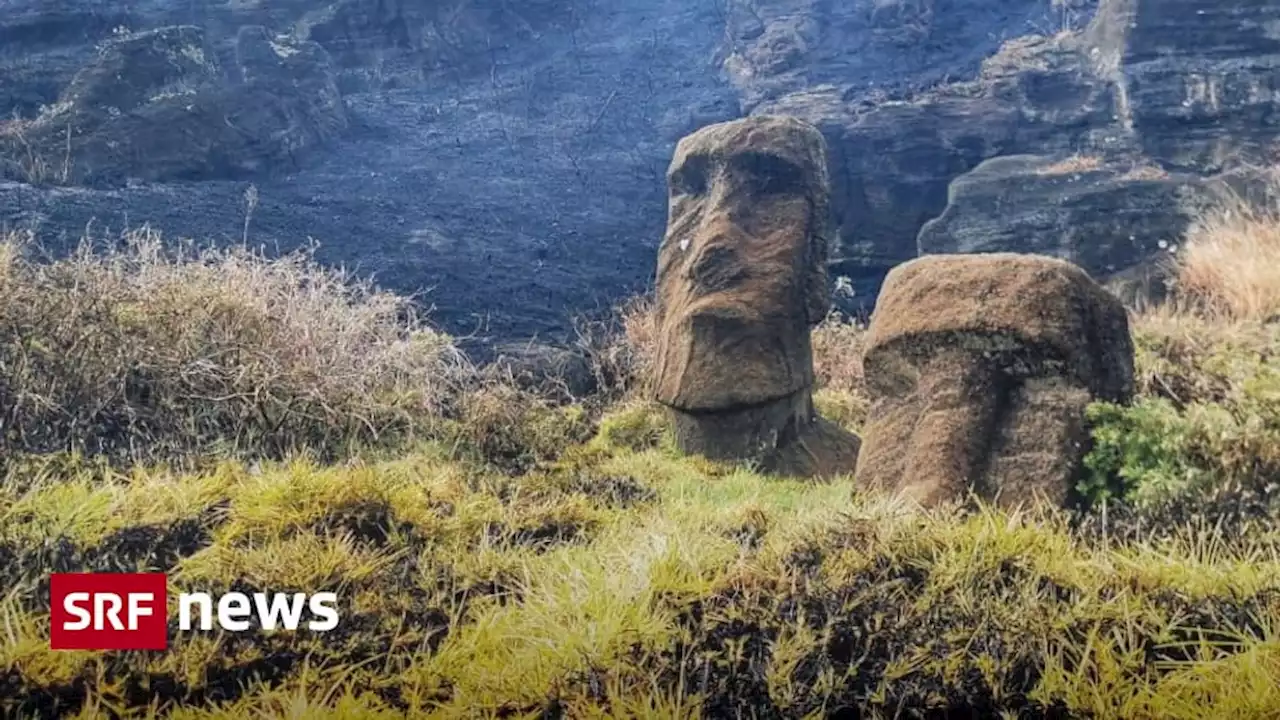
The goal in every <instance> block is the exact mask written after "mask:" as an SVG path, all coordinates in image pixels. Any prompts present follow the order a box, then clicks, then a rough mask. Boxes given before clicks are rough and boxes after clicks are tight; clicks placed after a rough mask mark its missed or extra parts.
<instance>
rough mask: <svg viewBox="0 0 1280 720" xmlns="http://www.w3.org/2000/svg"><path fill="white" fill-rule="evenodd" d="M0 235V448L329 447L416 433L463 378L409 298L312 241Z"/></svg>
mask: <svg viewBox="0 0 1280 720" xmlns="http://www.w3.org/2000/svg"><path fill="white" fill-rule="evenodd" d="M124 240H125V243H124V246H123V247H122V248H118V249H113V250H108V251H105V252H95V251H93V249H91V248H90V247H89V246H88V245H85V246H82V248H81V249H80V250H79V251H77V252H76V253H75V254H73V255H72V256H71V257H68V258H65V259H62V260H59V261H56V262H52V263H39V262H33V261H29V260H27V259H26V258H25V256H24V255H25V253H24V249H25V246H26V243H25V242H24V240H23V239H22V238H19V237H18V236H16V235H11V236H9V237H7V238H5V239H4V240H3V241H2V242H0V367H3V368H4V372H3V373H0V427H2V429H3V432H0V454H8V453H17V452H26V453H48V452H59V451H78V452H83V453H86V454H95V455H96V454H104V455H107V456H111V457H116V458H119V459H122V460H123V459H127V460H141V459H157V458H165V459H169V458H174V457H185V456H187V455H202V454H205V453H209V452H216V453H219V454H220V453H222V452H227V451H229V452H231V453H232V454H236V455H254V456H258V455H261V456H282V455H285V454H288V453H291V452H295V451H316V452H318V453H320V454H322V455H331V454H334V453H335V452H337V451H339V450H340V449H341V448H345V447H353V446H356V445H363V444H367V443H382V442H384V441H388V440H390V439H391V438H399V437H402V436H409V435H412V434H414V433H415V432H416V431H417V430H418V429H421V426H422V424H423V423H430V422H432V419H433V418H435V417H437V416H438V415H439V414H440V412H441V410H442V406H443V405H444V404H445V403H446V402H447V399H448V397H449V395H450V393H451V392H452V390H453V389H454V388H455V387H456V386H457V384H458V383H459V381H460V380H461V379H462V378H463V377H464V376H465V375H466V371H467V367H466V363H465V360H464V359H463V357H462V356H461V354H460V353H458V352H457V350H455V348H454V346H453V345H452V343H451V342H450V341H449V339H448V338H447V337H445V336H442V335H440V334H438V333H436V332H434V331H432V330H430V329H429V328H428V327H427V326H425V325H424V324H423V323H422V322H421V321H420V320H419V319H418V318H417V317H416V316H415V315H414V312H413V308H412V306H411V304H410V303H409V301H408V300H407V299H405V298H402V297H398V296H394V295H391V294H388V293H384V292H380V291H378V290H376V289H375V288H373V287H371V286H370V285H367V284H364V283H361V282H356V281H354V280H353V279H352V278H351V277H349V276H347V275H346V274H345V273H343V272H340V271H334V270H328V269H323V268H321V267H320V266H318V265H316V264H315V263H314V261H313V260H312V258H311V257H310V254H309V253H305V252H304V253H298V254H294V255H291V256H287V257H285V258H282V259H275V260H268V259H266V258H264V257H262V256H260V255H257V254H254V253H251V252H248V251H245V250H241V249H230V250H203V251H198V250H196V249H194V248H192V247H190V246H189V245H188V246H186V247H183V248H180V249H177V250H166V249H165V248H164V247H163V246H162V244H161V242H160V238H159V235H158V234H156V233H154V232H151V231H149V230H145V229H144V230H140V231H137V232H134V233H131V234H130V235H128V236H127V237H126V238H125V239H124Z"/></svg>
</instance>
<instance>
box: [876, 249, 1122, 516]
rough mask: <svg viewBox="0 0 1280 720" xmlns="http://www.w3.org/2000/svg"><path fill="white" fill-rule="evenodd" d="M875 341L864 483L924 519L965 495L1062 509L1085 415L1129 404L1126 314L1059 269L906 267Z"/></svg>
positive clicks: (1053, 263) (966, 261) (895, 281)
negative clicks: (932, 508)
mask: <svg viewBox="0 0 1280 720" xmlns="http://www.w3.org/2000/svg"><path fill="white" fill-rule="evenodd" d="M869 333H870V334H869V337H868V340H867V343H868V344H867V350H866V356H865V374H866V380H867V388H868V392H869V393H870V399H871V409H870V413H869V415H868V419H867V424H866V429H865V433H864V436H863V437H864V444H863V448H862V452H861V455H860V457H859V460H858V468H857V478H858V481H859V483H860V484H864V485H866V486H868V487H876V488H883V489H888V490H891V491H896V492H900V493H902V494H903V495H905V496H907V497H910V498H912V499H914V500H916V501H918V502H920V503H922V504H924V505H926V506H929V505H935V504H938V503H942V502H953V501H958V500H963V499H965V498H966V497H967V495H968V493H970V492H972V493H974V494H975V495H977V496H978V497H980V498H983V499H986V500H988V501H994V502H996V503H998V504H1000V505H1002V506H1005V507H1017V506H1026V505H1030V504H1033V503H1037V502H1049V503H1057V504H1062V503H1064V502H1066V501H1067V500H1068V499H1069V497H1070V495H1071V492H1072V490H1073V486H1074V481H1075V480H1076V479H1077V474H1078V472H1079V470H1080V463H1081V461H1082V460H1083V458H1084V455H1085V454H1086V453H1087V451H1088V438H1089V435H1088V430H1087V428H1086V426H1085V407H1086V406H1087V405H1088V404H1089V403H1090V402H1092V401H1094V400H1108V401H1112V402H1124V401H1127V400H1128V398H1129V397H1130V396H1131V394H1132V393H1133V386H1134V376H1133V373H1134V370H1133V344H1132V340H1131V338H1130V336H1129V325H1128V318H1127V315H1126V312H1125V309H1124V307H1123V306H1122V305H1121V304H1120V302H1119V301H1118V300H1116V299H1115V297H1113V296H1112V295H1110V294H1108V293H1107V292H1106V291H1105V290H1103V289H1102V288H1101V287H1100V286H1099V285H1098V284H1097V283H1095V282H1094V281H1093V280H1092V279H1091V278H1090V277H1089V276H1088V275H1087V274H1086V273H1084V272H1083V271H1082V270H1081V269H1080V268H1079V267H1077V266H1075V265H1072V264H1070V263H1067V262H1065V261H1061V260H1057V259H1054V258H1046V257H1040V256H1032V255H1017V254H1003V253H996V254H986V255H935V256H929V257H924V258H920V259H918V260H914V261H912V262H909V263H906V264H904V265H901V266H899V267H897V268H895V269H894V270H893V271H892V272H890V273H889V276H888V278H887V279H886V280H885V284H884V290H883V292H882V294H881V296H880V299H879V302H878V303H877V306H876V310H875V313H874V314H873V316H872V319H871V326H870V329H869Z"/></svg>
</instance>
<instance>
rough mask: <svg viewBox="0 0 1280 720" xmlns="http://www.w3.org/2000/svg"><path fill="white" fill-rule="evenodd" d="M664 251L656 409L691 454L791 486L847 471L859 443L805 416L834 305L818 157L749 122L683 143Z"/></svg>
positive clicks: (806, 137) (799, 133)
mask: <svg viewBox="0 0 1280 720" xmlns="http://www.w3.org/2000/svg"><path fill="white" fill-rule="evenodd" d="M668 187H669V191H670V200H669V202H670V204H669V215H668V224H667V232H666V235H665V237H664V238H663V241H662V245H661V246H660V248H659V250H658V274H657V305H656V312H657V326H658V347H657V351H656V357H657V360H656V382H655V386H656V395H657V400H658V401H659V402H661V403H662V404H664V405H666V406H667V407H669V408H671V410H672V411H673V414H674V416H675V426H676V437H677V442H678V444H679V446H680V447H681V448H682V449H683V450H685V451H686V452H693V453H699V454H703V455H706V456H708V457H711V458H714V459H731V460H746V461H754V462H757V463H759V465H760V466H761V468H762V469H764V470H766V471H774V472H778V473H782V474H787V475H820V476H827V475H834V474H838V473H841V472H849V471H851V470H852V468H853V466H854V463H855V461H856V457H857V448H858V439H857V438H856V437H855V436H853V435H851V434H849V433H846V432H844V431H843V430H840V429H838V428H836V427H835V426H834V425H832V424H830V423H827V422H826V421H825V420H823V419H821V418H819V417H818V416H817V414H816V412H815V411H814V409H813V403H812V389H813V380H814V374H813V353H812V348H811V345H810V337H809V332H810V328H811V327H812V326H813V325H815V324H817V323H818V322H820V321H821V320H822V319H823V318H824V317H825V316H826V314H827V310H828V309H829V307H830V296H829V293H828V289H827V282H826V280H827V278H826V259H827V246H828V243H829V242H830V237H831V232H832V228H831V225H830V216H829V212H828V202H829V199H828V198H829V192H830V191H829V188H828V181H827V169H826V145H825V143H824V141H823V139H822V135H821V133H819V132H818V131H817V130H816V129H815V128H814V127H812V126H811V125H809V124H807V123H804V122H801V121H798V120H795V119H791V118H783V117H770V116H757V117H752V118H748V119H745V120H738V121H733V122H728V123H720V124H716V125H711V126H708V127H705V128H703V129H701V130H699V131H697V132H695V133H693V134H692V135H690V136H688V137H686V138H684V139H683V140H681V141H680V143H679V145H678V146H677V148H676V152H675V157H674V158H673V160H672V162H671V166H670V170H669V172H668Z"/></svg>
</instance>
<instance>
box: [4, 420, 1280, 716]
mask: <svg viewBox="0 0 1280 720" xmlns="http://www.w3.org/2000/svg"><path fill="white" fill-rule="evenodd" d="M654 425H655V423H654V418H653V417H652V414H651V413H649V412H648V411H646V410H644V409H628V410H623V411H619V413H618V414H617V415H615V416H613V417H611V418H609V419H607V420H606V422H605V425H604V429H603V430H602V433H601V435H600V436H598V437H597V438H596V439H594V440H593V441H592V442H591V443H589V444H588V445H587V446H585V447H583V448H581V449H579V450H577V451H574V452H570V453H569V457H568V458H566V459H564V460H562V461H560V462H559V463H557V464H554V465H551V466H548V467H545V468H544V469H542V470H540V471H537V472H535V473H534V474H533V475H531V476H527V477H523V478H520V479H518V480H517V479H512V478H509V477H506V476H505V475H502V474H498V473H495V472H485V471H480V470H477V469H475V468H473V467H468V466H466V465H463V464H460V463H458V462H456V461H451V460H447V459H444V453H442V452H440V451H433V450H432V449H431V448H424V449H422V450H420V451H417V452H415V453H412V454H410V455H408V456H407V457H404V458H401V459H396V460H388V461H383V462H377V463H370V464H362V463H356V464H354V465H352V466H349V467H327V468H326V467H317V466H314V465H308V464H304V463H295V464H290V465H279V466H269V467H266V468H260V469H259V470H258V471H257V472H250V471H248V470H246V469H245V468H244V467H243V466H241V465H237V464H227V465H225V466H223V467H222V468H220V469H219V470H218V471H216V472H212V473H208V474H203V475H200V476H190V477H181V476H172V475H167V474H164V473H160V472H157V473H138V474H136V475H134V476H132V477H115V478H109V479H104V478H101V477H97V478H90V477H84V478H80V479H76V480H68V479H67V478H65V477H62V478H57V481H56V482H54V481H52V480H51V481H49V482H45V483H39V484H37V486H36V487H35V488H31V489H28V490H26V491H25V492H23V493H21V494H20V495H16V494H10V495H8V496H6V497H5V498H4V500H3V501H2V502H0V508H3V510H2V511H0V528H3V530H2V531H0V535H2V539H0V561H3V562H7V563H10V564H13V565H16V566H17V567H18V568H20V570H19V574H18V577H17V579H18V583H17V584H16V585H14V586H13V589H12V590H11V591H10V592H9V593H8V595H7V596H6V597H5V599H4V601H3V605H2V606H0V618H3V621H0V628H3V632H4V633H5V635H4V636H0V637H2V638H3V642H2V644H0V668H6V670H5V671H4V673H3V674H0V687H7V689H8V692H6V693H3V694H5V695H9V696H10V697H13V698H23V699H22V700H18V704H17V705H16V706H14V705H12V704H11V705H10V710H11V711H12V710H17V711H18V712H20V713H28V712H29V713H35V712H36V711H40V712H41V713H42V714H43V713H44V712H48V711H50V710H51V709H52V708H54V707H66V708H68V709H77V708H78V709H79V710H80V711H81V712H82V713H84V714H85V715H93V714H94V713H95V712H98V711H102V710H108V709H110V710H116V711H120V710H123V709H124V708H132V712H136V713H137V714H138V715H140V716H146V715H148V713H149V712H150V711H149V710H148V709H147V706H148V705H149V704H150V703H152V702H157V703H160V705H161V706H163V705H164V704H165V703H168V702H173V701H183V702H185V704H187V705H188V709H186V710H185V711H184V713H185V714H184V715H183V716H190V717H206V716H217V717H248V716H251V715H252V716H259V713H263V712H265V713H268V714H269V715H272V716H280V715H288V716H291V717H304V716H305V717H311V716H314V714H315V713H318V712H320V710H321V709H322V708H328V709H329V710H330V711H331V712H332V713H334V714H335V716H342V717H348V716H351V713H353V712H355V710H354V709H355V708H359V709H360V711H361V712H366V713H368V714H369V715H374V714H376V712H375V711H385V712H404V711H410V712H414V713H419V712H423V711H427V710H431V711H435V712H438V713H440V714H441V715H442V716H450V715H467V714H472V713H474V712H475V711H476V710H477V709H478V708H484V709H487V710H489V711H490V712H493V713H499V712H500V711H501V713H502V714H504V715H510V716H526V715H528V716H534V715H538V714H540V713H543V712H545V711H547V710H548V709H551V710H559V711H562V712H564V713H567V715H568V716H570V717H591V716H614V717H616V716H624V717H625V716H634V717H653V716H660V717H668V716H670V717H675V716H680V717H685V716H697V715H699V714H700V713H703V712H706V713H714V714H715V715H716V716H724V714H725V713H730V714H732V713H735V712H741V713H744V714H745V713H748V712H751V711H754V712H755V714H756V715H757V716H775V717H776V716H787V717H802V716H805V715H807V714H809V713H813V712H820V713H829V712H833V711H837V710H839V709H842V708H849V707H854V706H859V707H874V708H880V709H881V710H882V711H883V712H884V713H885V714H886V715H892V714H893V711H894V710H895V709H898V708H903V707H908V708H912V707H914V708H920V707H923V706H938V707H948V708H950V709H951V710H952V711H957V712H958V711H962V710H965V709H969V710H972V711H976V712H979V713H981V714H984V715H985V714H988V713H990V712H992V711H995V710H1003V711H1014V710H1016V709H1018V708H1029V707H1030V708H1035V707H1039V708H1041V709H1042V710H1043V709H1044V708H1050V707H1060V708H1064V709H1070V710H1072V711H1077V712H1079V711H1085V712H1092V713H1096V714H1097V716H1099V717H1114V716H1125V717H1170V718H1172V717H1187V718H1198V717H1205V716H1206V713H1209V714H1210V716H1218V717H1228V716H1235V717H1265V716H1267V711H1268V709H1271V711H1274V708H1276V707H1280V638H1278V637H1277V636H1276V634H1275V629H1276V628H1274V627H1273V623H1274V619H1275V618H1276V617H1280V591H1278V589H1280V584H1278V580H1280V555H1278V554H1277V549H1278V548H1280V531H1277V530H1275V529H1268V530H1266V531H1263V532H1251V533H1250V534H1249V535H1248V536H1243V535H1237V534H1234V533H1233V532H1232V528H1225V531H1224V529H1223V528H1216V529H1215V528H1213V527H1209V526H1207V525H1202V526H1197V525H1194V524H1191V525H1186V526H1184V527H1180V528H1174V529H1168V528H1166V532H1164V533H1162V534H1161V536H1158V537H1152V536H1150V535H1148V534H1147V533H1142V532H1135V529H1134V527H1133V526H1132V525H1131V524H1130V525H1126V524H1124V522H1123V521H1121V522H1119V523H1116V524H1114V525H1113V526H1112V527H1111V528H1109V529H1108V531H1107V533H1106V534H1103V533H1102V531H1101V529H1100V528H1099V527H1098V526H1097V524H1096V523H1095V524H1087V525H1086V526H1084V527H1083V528H1076V529H1074V530H1073V529H1072V528H1071V527H1069V525H1068V522H1067V518H1066V517H1063V516H1043V517H1019V518H1010V517H1007V516H1004V515H1002V514H1000V513H996V512H986V513H978V514H976V515H972V516H969V517H963V518H962V517H958V516H953V515H949V514H946V513H940V514H934V515H921V514H918V513H912V512H906V511H905V510H904V509H902V508H895V507H893V506H892V504H890V503H888V502H887V501H885V500H884V499H882V498H877V497H868V496H863V495H858V494H856V493H855V492H854V488H853V485H852V483H851V482H850V481H842V482H836V483H831V484H811V483H802V482H797V481H789V480H769V479H765V478H762V477H760V476H757V475H754V474H751V473H749V472H745V471H742V470H735V469H732V468H724V467H717V466H711V465H707V464H703V463H698V462H695V461H691V460H687V459H680V458H677V457H675V455H674V454H673V453H671V452H670V451H669V450H668V449H666V448H665V447H664V446H663V444H662V442H661V441H660V440H658V438H657V437H655V435H657V432H656V429H655V428H654V427H653V426H654ZM619 437H621V438H625V439H626V440H628V441H629V442H622V443H619V442H618V441H617V438H619ZM636 440H639V441H640V442H636ZM655 440H658V442H657V443H655V442H654V441H655ZM628 445H631V446H632V447H628ZM53 568H57V569H84V568H89V569H96V570H135V569H138V570H143V569H150V570H167V571H169V572H171V573H172V575H173V578H172V583H173V588H172V590H173V591H175V592H176V591H182V590H188V589H190V590H206V591H224V590H229V589H232V588H237V589H249V588H252V589H261V590H268V591H293V590H297V591H305V592H317V591H320V590H323V589H333V590H336V591H337V592H339V593H340V595H341V597H342V600H343V612H344V618H343V620H344V622H343V625H342V627H341V629H339V630H337V631H334V632H333V633H330V634H328V635H311V634H308V633H299V634H297V635H289V634H270V633H250V634H245V635H221V636H219V635H213V634H205V633H183V634H175V636H174V638H173V645H172V647H171V649H170V650H169V651H168V652H166V653H163V654H156V653H107V654H94V653H66V652H54V651H50V650H49V649H48V645H47V634H46V633H47V626H46V623H47V621H46V620H45V617H46V615H45V613H46V612H47V607H46V604H47V596H46V594H45V591H44V586H42V581H43V580H44V575H45V573H46V572H48V571H49V570H50V569H53ZM1269 618H1270V619H1269ZM255 677H256V680H255ZM13 702H14V701H12V700H11V701H10V703H13ZM215 706H216V707H217V709H214V707H215Z"/></svg>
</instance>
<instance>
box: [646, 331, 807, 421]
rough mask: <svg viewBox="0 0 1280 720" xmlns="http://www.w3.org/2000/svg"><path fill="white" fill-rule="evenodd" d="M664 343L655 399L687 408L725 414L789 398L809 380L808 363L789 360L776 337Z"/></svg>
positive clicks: (691, 411) (682, 409)
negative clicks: (704, 342) (716, 341)
mask: <svg viewBox="0 0 1280 720" xmlns="http://www.w3.org/2000/svg"><path fill="white" fill-rule="evenodd" d="M708 345H709V346H702V345H700V344H690V343H688V342H687V341H686V342H684V343H680V342H677V343H674V344H666V343H664V350H665V352H664V354H663V356H662V357H660V359H659V372H660V374H659V377H658V395H657V399H658V401H659V402H661V403H663V404H664V405H668V406H670V407H671V408H673V409H676V410H680V411H683V412H688V413H727V412H733V411H735V410H740V409H747V408H754V407H759V406H762V405H766V404H768V403H771V402H775V401H778V400H782V399H784V398H787V397H790V396H792V395H794V394H795V393H797V392H799V391H801V390H803V389H805V388H806V387H808V386H809V385H811V384H812V374H811V371H809V370H808V365H807V364H805V363H800V362H798V361H797V360H793V361H792V362H788V358H787V357H786V356H785V355H784V354H783V353H782V352H781V347H780V343H779V339H778V338H773V337H767V336H766V337H758V338H752V337H740V338H737V339H735V341H734V342H732V343H708Z"/></svg>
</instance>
